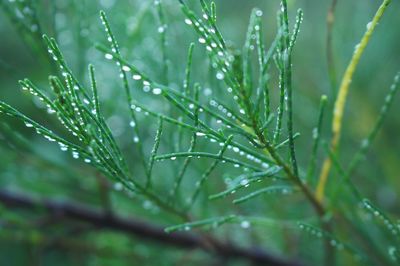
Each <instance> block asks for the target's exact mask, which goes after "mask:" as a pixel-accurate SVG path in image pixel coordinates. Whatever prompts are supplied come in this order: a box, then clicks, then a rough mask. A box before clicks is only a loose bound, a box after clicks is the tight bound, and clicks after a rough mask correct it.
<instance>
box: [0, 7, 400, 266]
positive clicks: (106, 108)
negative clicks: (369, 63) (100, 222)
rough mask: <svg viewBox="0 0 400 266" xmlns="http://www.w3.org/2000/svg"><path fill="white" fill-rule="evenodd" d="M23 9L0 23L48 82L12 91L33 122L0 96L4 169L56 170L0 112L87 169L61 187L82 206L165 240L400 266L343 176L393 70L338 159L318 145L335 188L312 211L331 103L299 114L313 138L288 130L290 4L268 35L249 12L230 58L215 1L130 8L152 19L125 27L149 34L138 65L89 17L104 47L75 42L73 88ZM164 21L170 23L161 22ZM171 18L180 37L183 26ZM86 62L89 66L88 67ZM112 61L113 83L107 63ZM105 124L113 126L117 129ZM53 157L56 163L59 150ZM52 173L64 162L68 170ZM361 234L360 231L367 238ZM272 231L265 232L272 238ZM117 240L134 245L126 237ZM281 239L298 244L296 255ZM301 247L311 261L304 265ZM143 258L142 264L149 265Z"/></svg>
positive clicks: (55, 47) (383, 220)
mask: <svg viewBox="0 0 400 266" xmlns="http://www.w3.org/2000/svg"><path fill="white" fill-rule="evenodd" d="M36 2H37V1H15V2H14V1H2V2H1V4H2V7H3V9H4V14H6V15H7V16H8V18H9V19H10V21H11V22H12V25H13V26H15V27H16V28H17V29H18V31H19V32H20V34H21V36H22V37H23V38H24V39H25V41H26V43H27V45H28V46H29V45H30V46H31V47H32V48H33V50H34V51H36V52H37V53H39V51H46V50H47V52H48V59H45V60H43V61H45V62H46V63H45V65H46V66H47V67H48V71H49V72H50V73H51V74H49V73H47V76H48V85H46V86H45V85H44V82H43V81H42V80H39V81H38V82H33V81H31V80H29V79H23V80H21V81H20V85H21V87H22V90H23V92H27V93H29V94H30V96H31V98H32V99H33V102H34V103H36V105H37V106H38V107H39V108H40V109H44V110H45V112H41V113H40V114H41V116H40V117H38V116H37V115H32V116H31V115H27V112H23V111H19V110H17V109H16V108H15V107H14V105H13V104H11V105H10V104H7V103H5V102H3V101H0V113H2V114H1V117H2V122H1V128H0V130H1V134H2V136H3V137H4V138H5V139H6V141H7V142H9V143H12V145H13V146H15V147H16V149H15V150H12V149H9V148H8V149H9V150H10V151H9V152H10V153H11V152H13V153H15V154H16V155H15V158H14V159H13V160H14V162H11V163H10V165H11V164H13V165H16V164H18V163H17V160H18V159H17V157H16V156H17V154H18V152H20V151H22V150H23V149H24V148H23V147H25V148H26V147H29V148H30V149H28V151H24V153H27V154H30V155H31V156H33V157H35V158H36V160H39V161H40V160H41V161H47V162H48V163H49V164H50V165H53V167H54V168H55V169H56V170H55V171H56V172H57V171H59V172H63V171H64V170H63V163H60V162H58V163H57V162H55V161H54V159H49V158H46V156H44V158H42V157H43V156H42V157H41V156H40V153H38V151H37V149H35V148H33V147H35V145H34V144H32V143H30V142H29V141H27V140H26V136H21V135H20V133H19V131H21V133H24V134H23V135H27V134H29V133H26V131H25V130H22V129H20V125H18V124H17V123H16V122H15V120H14V119H8V118H5V116H4V114H5V115H8V116H11V117H13V118H16V120H18V121H20V122H22V123H23V124H24V125H25V126H26V128H28V130H34V132H36V133H37V134H39V135H40V136H43V137H44V138H45V139H46V140H48V141H49V142H54V143H55V144H57V145H58V146H59V148H60V150H61V151H62V152H67V153H68V154H69V155H70V157H72V158H74V159H77V160H80V161H82V162H84V163H86V164H87V165H88V166H82V165H80V167H79V169H78V170H79V171H78V172H82V175H88V176H87V177H85V178H86V179H88V180H91V181H87V180H86V179H85V181H82V178H76V180H75V179H72V177H71V180H74V182H76V183H75V184H72V185H71V187H70V188H69V189H66V188H65V189H66V190H67V191H68V193H76V194H84V195H86V196H87V197H88V198H90V200H87V202H86V203H90V204H92V205H96V206H98V207H101V208H102V209H104V210H105V211H107V212H108V211H111V212H112V213H113V212H114V211H115V212H118V213H122V214H123V215H130V216H138V217H140V218H142V219H143V220H146V221H149V222H155V223H156V224H159V225H162V226H164V227H165V232H167V233H172V232H174V231H183V232H186V231H194V232H195V233H197V234H200V235H201V237H204V239H207V237H208V235H209V234H211V233H213V234H215V235H216V236H218V237H219V238H221V239H224V235H229V239H230V241H232V242H242V241H243V243H244V244H245V245H249V246H250V245H252V246H254V245H259V246H262V247H266V248H271V249H273V250H276V251H277V253H278V254H280V255H282V256H283V257H288V258H290V257H299V258H300V259H301V260H302V261H305V262H308V260H309V261H310V263H311V264H313V265H321V264H322V263H327V262H326V261H323V257H325V258H327V259H328V260H330V258H332V257H336V261H335V260H331V263H332V265H342V264H347V265H350V264H351V265H353V264H357V265H374V264H376V263H377V262H379V263H383V264H387V265H395V264H396V263H398V262H399V261H400V238H399V237H400V226H399V223H398V222H397V223H396V222H395V219H396V218H395V217H396V215H397V216H398V213H391V212H390V211H385V210H383V209H382V210H381V209H380V208H378V207H375V204H372V203H371V202H370V201H367V200H366V199H365V198H366V197H368V198H370V196H367V195H368V194H367V193H365V192H364V190H363V188H364V187H363V186H362V185H359V184H358V182H357V181H359V180H354V178H353V174H354V172H355V169H356V167H357V166H358V165H360V164H361V162H362V161H363V159H364V158H365V156H366V155H367V152H368V151H369V148H370V147H371V144H372V143H373V142H374V141H375V139H376V138H377V134H378V131H379V130H380V129H381V128H382V127H383V122H384V120H385V118H386V117H387V116H388V115H389V109H390V107H391V106H392V103H393V101H394V99H395V94H396V92H397V90H398V87H399V86H400V85H399V83H400V81H399V80H400V73H398V74H397V75H396V76H395V79H394V82H393V84H392V86H391V87H390V90H389V93H388V95H387V96H386V98H385V102H384V104H383V106H382V108H381V111H380V113H379V116H378V118H377V121H376V123H375V125H374V126H373V127H372V130H370V133H369V134H368V135H367V137H366V138H365V139H364V140H362V142H361V146H360V147H359V148H358V149H357V150H356V152H355V155H354V156H353V157H352V159H351V160H349V163H343V162H344V160H343V159H342V158H341V154H340V153H339V152H337V151H335V152H332V151H330V150H329V149H325V150H324V154H326V155H327V156H328V157H329V158H330V159H331V160H332V162H333V164H334V169H335V170H336V172H335V173H334V174H335V176H334V177H335V179H334V180H333V181H330V183H328V186H327V196H326V199H327V200H326V201H324V202H321V201H319V200H318V199H317V197H316V196H315V189H316V185H317V181H318V180H317V176H316V172H317V170H318V169H319V168H320V166H321V164H322V161H321V160H320V159H321V157H320V155H321V154H322V152H321V151H320V150H321V149H320V147H321V146H326V145H324V144H325V143H326V142H328V141H329V137H330V136H328V134H326V133H325V131H324V124H325V121H324V120H328V119H330V117H331V115H332V113H333V112H334V111H335V110H331V109H332V108H331V105H332V103H333V102H334V97H332V99H329V98H328V97H327V96H326V95H322V97H319V98H320V105H319V111H318V108H313V109H312V112H313V113H315V114H317V115H313V117H308V116H305V115H306V111H304V116H305V117H304V120H307V121H308V120H310V122H309V124H310V125H312V127H313V128H314V129H313V131H312V134H309V133H307V132H305V133H302V134H301V135H300V133H298V132H296V130H297V129H298V128H299V129H302V127H301V126H297V123H299V124H300V122H297V120H296V119H298V118H299V116H302V115H303V113H300V115H298V114H296V112H297V111H299V112H302V109H299V108H295V105H296V104H297V101H298V99H299V100H300V97H299V98H297V94H296V91H297V90H298V89H300V87H301V86H303V85H301V86H300V85H298V84H297V83H296V81H297V80H296V79H295V76H296V75H297V74H296V73H297V69H296V66H297V65H300V63H301V62H299V63H295V65H293V62H295V60H296V53H301V52H302V51H301V50H299V49H295V47H296V46H295V45H296V42H297V41H298V39H299V38H301V34H300V27H301V24H302V21H303V11H302V10H301V9H299V10H298V11H297V14H296V17H295V20H294V21H295V22H294V23H293V25H291V24H290V19H289V18H290V17H291V13H290V8H289V7H290V6H289V7H288V2H287V1H286V0H283V1H282V2H281V7H280V9H279V11H278V13H277V25H276V29H277V30H276V31H275V34H274V35H275V36H274V37H273V38H267V37H266V36H267V35H266V33H265V32H264V31H265V29H267V27H265V26H264V17H263V11H262V10H261V9H258V8H256V9H253V10H252V12H251V15H250V21H249V24H248V28H247V33H246V34H245V39H244V45H243V47H242V48H240V49H238V48H236V47H235V46H234V45H233V44H232V42H231V41H229V38H226V37H225V34H224V30H223V29H222V27H220V26H219V19H220V17H219V16H218V21H217V11H218V10H217V7H216V4H215V3H214V2H211V3H208V2H206V1H204V0H201V1H200V2H199V4H200V5H198V6H196V4H195V3H194V4H193V2H195V1H192V2H190V1H187V2H184V1H179V2H180V3H178V1H170V2H167V1H165V2H164V1H159V0H156V1H155V2H154V6H149V5H146V6H145V7H143V10H141V11H140V12H143V13H141V14H142V16H138V18H137V19H138V20H146V19H147V17H146V15H145V14H147V13H151V12H150V11H149V10H153V11H154V14H153V15H154V19H153V21H152V22H151V23H148V22H147V21H144V22H141V21H138V22H137V23H138V24H139V25H141V26H140V27H149V28H150V26H149V25H151V27H153V28H154V29H156V30H155V31H154V33H152V34H153V35H154V36H152V37H155V39H156V44H152V45H153V46H156V47H157V48H156V51H153V53H151V57H153V58H151V59H146V54H145V52H143V54H135V53H134V52H132V51H131V50H130V49H131V47H129V41H127V40H126V39H125V40H124V41H118V40H117V39H118V38H117V37H119V36H122V35H123V34H122V33H121V32H120V30H119V29H118V27H115V26H114V24H117V21H118V20H117V17H118V14H114V13H113V12H108V16H107V15H106V12H104V11H100V20H101V23H102V24H103V28H104V36H105V38H106V40H107V43H103V42H102V41H101V40H102V39H101V38H100V37H97V36H96V35H95V34H93V35H92V34H91V33H87V35H86V39H87V41H88V42H90V43H93V44H92V47H95V48H96V51H94V49H91V50H90V51H91V53H96V54H97V55H99V54H100V55H101V57H102V59H101V60H95V58H94V59H93V61H91V62H89V66H88V74H87V75H86V76H87V77H86V78H85V75H84V73H78V71H76V70H75V69H76V68H77V67H76V66H73V64H72V65H71V66H70V65H69V63H68V62H69V61H70V60H69V58H68V55H67V53H66V49H64V48H62V45H59V43H60V39H57V36H54V37H48V35H46V34H44V35H43V36H40V35H42V32H47V30H45V29H43V27H42V26H40V25H41V23H44V21H43V22H41V21H40V16H39V15H38V13H37V7H36V6H35V5H34V3H36ZM289 3H290V2H289ZM24 5H25V6H24ZM178 6H179V8H180V9H181V11H182V12H181V15H179V16H178V15H172V14H170V13H171V11H169V10H170V9H174V8H175V9H176V8H177V7H178ZM14 8H17V10H24V8H29V10H30V11H29V12H28V13H29V16H24V17H23V18H20V17H18V16H16V15H15V14H14V12H13V11H12V10H13V9H14ZM199 9H200V10H201V11H199ZM121 12H122V11H121ZM199 12H201V15H199ZM268 13H269V14H268V15H270V12H268ZM121 16H123V15H121ZM176 16H178V17H179V21H178V22H177V21H175V20H174V19H175V17H176ZM182 16H183V18H182ZM108 17H109V18H108ZM82 19H83V18H82ZM119 23H121V22H119ZM124 23H127V22H126V21H124ZM176 24H178V25H176ZM183 24H187V25H185V26H186V27H189V29H190V30H191V31H192V33H189V32H185V30H187V28H186V29H185V30H183V29H182V28H183ZM35 25H36V26H35ZM114 27H115V28H116V30H115V29H114ZM140 27H138V28H140ZM98 28H100V27H98ZM146 29H147V28H146ZM146 29H144V30H146ZM177 29H179V30H177ZM270 29H271V27H269V25H268V31H270ZM138 30H139V29H138ZM49 32H51V31H49ZM177 32H179V34H182V35H183V36H184V39H185V42H188V43H189V45H188V47H184V48H183V46H184V45H181V46H182V47H172V45H170V43H169V42H170V41H171V40H172V38H173V35H177V34H178V33H177ZM182 32H184V34H183V33H182ZM53 33H55V32H53ZM38 34H39V37H42V38H41V39H40V38H38ZM138 34H139V33H138ZM191 34H195V35H194V36H195V37H193V35H191ZM49 35H50V34H49ZM93 36H95V37H96V38H94V37H93ZM268 36H269V35H268ZM142 37H143V36H142ZM81 38H82V37H81ZM181 38H183V37H182V36H181ZM133 39H136V38H133ZM195 41H197V42H198V43H199V44H197V43H195ZM125 42H126V47H125ZM185 45H186V43H185ZM81 48H82V47H81ZM186 50H187V52H182V51H186ZM64 53H65V54H64ZM132 53H133V56H132ZM177 53H179V55H177ZM181 54H184V55H183V56H182V55H181ZM104 58H105V59H106V60H104ZM139 58H143V59H142V60H139ZM89 59H90V58H89ZM303 64H304V65H306V64H307V62H303ZM94 65H96V69H98V70H96V71H95V67H94ZM97 65H98V66H99V67H97ZM114 65H116V66H117V71H118V74H116V73H115V72H114V71H113V69H112V68H111V66H114ZM79 68H81V67H79ZM79 68H78V69H79ZM99 69H100V70H99ZM104 69H105V70H104ZM99 72H100V73H101V74H100V75H99ZM178 72H179V73H178ZM118 75H119V79H118V81H115V77H116V76H117V77H118ZM385 76H388V74H387V73H385ZM35 79H36V78H35ZM111 79H114V81H113V82H111V81H109V80H111ZM32 80H34V79H32ZM88 81H89V82H88ZM328 82H329V81H328ZM104 91H108V96H107V97H102V95H105V94H104V93H102V92H104ZM121 95H122V96H121ZM17 97H21V96H17ZM305 109H306V107H304V110H305ZM44 113H45V114H46V116H45V118H44V117H42V115H43V116H44ZM110 117H111V118H114V120H113V119H111V118H110ZM56 121H57V122H56ZM113 121H114V122H115V121H117V122H118V123H113ZM389 122H390V121H389ZM118 124H122V125H120V126H119V125H118ZM118 127H120V128H122V130H121V131H122V133H120V134H118V133H117V132H118ZM53 128H54V129H53ZM299 131H300V130H299ZM303 136H304V137H303ZM304 139H306V141H307V142H308V145H310V146H311V149H304V150H302V149H303V148H304V145H299V144H297V143H298V141H300V140H304ZM300 147H301V148H300ZM353 152H354V151H353ZM53 154H55V155H54V156H60V155H59V153H58V152H54V153H53ZM304 158H306V159H304ZM345 158H347V157H345ZM61 160H64V161H67V160H69V159H68V158H65V157H63V159H61ZM32 165H33V167H35V165H34V164H32ZM47 168H50V167H48V166H46V167H44V169H41V170H40V173H45V172H46V169H47ZM38 169H40V167H38ZM64 169H71V167H70V166H69V165H68V163H67V164H66V165H65V164H64ZM67 178H68V177H67V176H62V177H60V179H63V180H65V179H67ZM60 182H61V181H60V180H57V182H55V185H54V186H53V187H51V188H49V190H50V191H52V193H49V195H57V194H59V195H62V194H63V193H65V191H64V188H63V187H62V185H61V183H60ZM84 182H86V183H84ZM42 183H45V182H43V181H38V184H37V186H42ZM80 186H82V188H81V187H80ZM21 187H22V188H23V189H21V190H22V191H28V192H29V191H30V190H29V189H27V187H25V186H24V185H21ZM78 187H79V188H78ZM112 188H114V191H113V189H112ZM81 190H82V191H81ZM68 193H67V194H68ZM45 195H46V194H45ZM70 196H71V195H70ZM80 197H81V195H80ZM141 206H143V208H142V207H141ZM360 206H361V207H360ZM1 212H2V213H5V215H2V218H0V222H2V223H4V224H6V226H5V227H6V228H7V230H9V228H8V225H10V224H12V225H13V226H14V227H17V228H19V229H18V230H22V231H24V230H26V232H27V234H26V241H27V242H28V243H31V244H32V245H33V246H34V245H41V243H43V242H45V243H47V240H46V239H47V235H52V234H51V233H49V232H45V231H41V229H40V228H39V229H38V232H37V231H36V229H35V228H31V227H29V226H28V225H27V224H25V223H24V219H23V218H24V217H23V216H24V213H21V214H19V213H17V214H19V215H16V217H14V216H13V212H10V211H8V210H6V208H4V210H3V209H1ZM371 217H374V218H375V219H372V218H371ZM271 221H272V222H271ZM257 222H258V223H257ZM253 224H254V225H255V226H253ZM271 224H273V225H271ZM296 224H297V226H296ZM382 224H383V228H382V226H381V225H382ZM370 226H371V227H374V229H371V230H369V227H370ZM21 228H22V229H21ZM71 228H72V229H74V227H73V226H72V227H71ZM238 228H240V230H238ZM276 228H278V231H276V230H275V231H274V230H273V229H276ZM245 229H249V230H245ZM250 229H251V230H252V231H251V232H250ZM301 229H302V230H301ZM18 230H17V231H15V232H14V233H15V234H16V237H15V239H14V240H15V241H16V242H18V240H16V239H20V233H19V232H18ZM287 230H289V231H287ZM205 231H211V232H210V233H209V232H205ZM303 231H305V232H308V233H310V234H308V235H305V234H304V232H303ZM11 232H12V230H11ZM253 232H254V235H253ZM266 232H267V233H266ZM8 233H9V232H5V233H4V234H3V233H1V234H0V237H1V238H9V234H8ZM265 233H266V234H265ZM33 234H37V235H35V236H31V235H33ZM263 234H264V235H263ZM353 234H354V235H356V237H352V235H353ZM4 236H6V237H4ZM113 237H115V238H116V242H119V241H121V243H124V241H128V242H131V240H125V238H124V237H125V236H124V235H123V234H121V235H117V236H114V235H113V236H105V238H106V240H105V242H107V239H108V238H109V239H113ZM33 238H34V239H33ZM83 238H85V239H83ZM67 240H68V239H67ZM84 240H85V241H88V243H91V242H94V243H96V245H94V246H93V250H92V251H90V252H92V253H93V254H100V255H98V257H101V256H102V255H101V253H102V247H101V246H102V245H101V243H102V241H104V240H102V239H101V236H91V237H87V236H85V237H82V241H84ZM67 242H68V243H69V244H70V245H72V246H74V245H77V244H76V243H75V242H71V241H69V240H68V241H67ZM132 242H134V243H135V245H136V244H138V242H139V241H136V240H134V241H132ZM303 242H304V243H303ZM71 243H72V244H71ZM211 244H212V243H211ZM139 245H141V243H139ZM293 245H298V247H296V248H295V249H296V250H295V251H293V249H292V248H291V247H292V246H293ZM98 246H99V247H98ZM302 246H304V247H305V248H303V247H302ZM316 247H317V248H316ZM146 248H147V249H146ZM142 249H146V250H147V251H145V252H144V251H143V250H141V249H140V248H138V249H136V250H134V251H129V250H128V251H127V250H126V249H125V247H121V246H119V244H116V245H115V246H113V247H112V250H113V251H112V252H111V253H113V254H114V253H115V254H116V256H117V257H118V256H119V254H120V253H123V254H125V253H129V252H132V254H133V255H135V256H138V257H146V255H143V254H142V253H146V252H147V253H149V251H148V250H150V252H158V250H159V248H158V247H154V248H148V247H142ZM307 249H312V251H311V252H310V250H307ZM312 253H318V256H316V258H314V259H312V258H311V255H312ZM132 254H129V255H132ZM310 254H311V255H310ZM147 255H148V254H147ZM121 256H122V255H121ZM179 256H180V255H176V254H175V251H173V250H169V251H163V252H162V257H165V258H168V259H166V262H164V263H167V264H168V263H171V264H172V263H175V262H176V261H178V258H179ZM207 256H208V255H206V254H203V253H200V254H195V255H193V258H192V259H193V262H198V261H205V260H210V261H211V257H207ZM147 257H148V256H147ZM162 257H160V258H158V259H162ZM96 258H97V256H96ZM151 263H155V261H151V260H149V265H151ZM335 263H336V264H335Z"/></svg>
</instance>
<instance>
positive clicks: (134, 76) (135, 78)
mask: <svg viewBox="0 0 400 266" xmlns="http://www.w3.org/2000/svg"><path fill="white" fill-rule="evenodd" d="M132 78H133V79H134V80H140V79H141V78H142V76H140V75H138V74H135V75H133V76H132Z"/></svg>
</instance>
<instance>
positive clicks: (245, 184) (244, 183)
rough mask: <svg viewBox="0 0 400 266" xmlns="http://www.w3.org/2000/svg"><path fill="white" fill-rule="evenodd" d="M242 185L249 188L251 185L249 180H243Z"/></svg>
mask: <svg viewBox="0 0 400 266" xmlns="http://www.w3.org/2000/svg"><path fill="white" fill-rule="evenodd" d="M240 184H241V185H242V186H247V185H248V184H249V180H248V179H246V178H245V179H242V180H240Z"/></svg>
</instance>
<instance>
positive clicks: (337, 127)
mask: <svg viewBox="0 0 400 266" xmlns="http://www.w3.org/2000/svg"><path fill="white" fill-rule="evenodd" d="M391 2H392V1H391V0H383V2H382V4H381V5H380V6H379V8H378V11H376V14H375V16H374V18H373V19H372V21H371V22H369V23H368V24H367V30H366V32H365V33H364V36H363V37H362V39H361V41H360V43H359V44H357V45H356V47H355V48H356V49H355V51H354V53H353V57H352V58H351V60H350V63H349V65H348V66H347V69H346V71H345V73H344V75H343V79H342V82H341V84H340V88H339V91H338V96H337V98H336V101H335V106H334V110H333V119H332V141H331V151H332V153H333V154H334V153H336V151H337V149H338V146H339V141H340V136H341V133H342V123H343V114H344V108H345V106H346V100H347V95H348V92H349V88H350V84H351V81H352V79H353V75H354V72H355V71H356V69H357V66H358V63H359V62H360V59H361V56H362V54H363V52H364V50H365V47H367V44H368V43H369V41H370V39H371V36H372V33H373V32H374V30H375V28H376V26H377V25H378V23H379V21H380V20H381V18H382V16H383V14H384V13H385V10H386V8H387V7H388V6H389V4H390V3H391ZM331 167H332V160H331V159H330V157H329V156H328V157H327V158H326V159H325V161H324V163H323V165H322V170H321V174H320V177H319V182H318V186H317V191H316V197H317V199H318V201H319V202H322V201H323V200H324V194H325V185H326V182H327V181H328V176H329V172H330V170H331Z"/></svg>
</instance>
